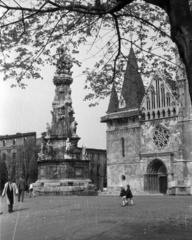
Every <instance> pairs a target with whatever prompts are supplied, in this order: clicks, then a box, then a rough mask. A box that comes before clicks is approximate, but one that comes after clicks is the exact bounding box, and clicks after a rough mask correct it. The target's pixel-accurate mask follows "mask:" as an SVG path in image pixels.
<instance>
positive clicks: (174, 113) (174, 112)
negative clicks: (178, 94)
mask: <svg viewBox="0 0 192 240" xmlns="http://www.w3.org/2000/svg"><path fill="white" fill-rule="evenodd" d="M173 115H174V116H175V115H176V109H175V108H173Z"/></svg>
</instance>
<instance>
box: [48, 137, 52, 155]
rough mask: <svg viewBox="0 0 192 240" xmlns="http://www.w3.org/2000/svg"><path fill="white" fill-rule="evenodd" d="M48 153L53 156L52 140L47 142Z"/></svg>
mask: <svg viewBox="0 0 192 240" xmlns="http://www.w3.org/2000/svg"><path fill="white" fill-rule="evenodd" d="M47 155H48V156H53V147H52V144H51V141H50V140H49V141H48V142H47Z"/></svg>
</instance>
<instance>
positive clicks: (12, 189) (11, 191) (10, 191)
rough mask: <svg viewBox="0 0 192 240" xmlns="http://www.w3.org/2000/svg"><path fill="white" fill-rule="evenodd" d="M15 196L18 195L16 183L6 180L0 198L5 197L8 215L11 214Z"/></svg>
mask: <svg viewBox="0 0 192 240" xmlns="http://www.w3.org/2000/svg"><path fill="white" fill-rule="evenodd" d="M16 194H18V188H17V185H16V183H14V182H12V180H11V179H8V182H6V183H5V186H4V189H3V193H2V197H4V196H6V201H7V205H8V212H9V213H12V212H13V204H14V202H15V199H16Z"/></svg>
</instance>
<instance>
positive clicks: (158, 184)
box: [144, 159, 167, 194]
mask: <svg viewBox="0 0 192 240" xmlns="http://www.w3.org/2000/svg"><path fill="white" fill-rule="evenodd" d="M144 191H145V192H150V193H164V194H165V193H166V191H167V168H166V166H165V164H164V163H163V161H161V160H159V159H154V160H153V161H151V162H150V163H149V165H148V167H147V172H146V174H145V175H144Z"/></svg>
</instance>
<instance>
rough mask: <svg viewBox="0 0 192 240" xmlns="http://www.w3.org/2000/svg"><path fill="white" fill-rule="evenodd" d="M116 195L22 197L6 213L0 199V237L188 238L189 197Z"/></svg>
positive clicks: (191, 221) (191, 232)
mask: <svg viewBox="0 0 192 240" xmlns="http://www.w3.org/2000/svg"><path fill="white" fill-rule="evenodd" d="M134 202H135V205H134V206H126V207H121V198H120V197H117V196H88V197H85V196H84V197H78V196H44V197H35V198H26V199H25V201H24V202H23V203H15V204H14V212H13V213H11V214H9V213H7V205H6V202H5V198H1V206H0V212H1V211H2V212H3V214H1V215H0V240H23V239H25V240H43V239H48V240H97V239H99V240H108V239H110V240H116V239H118V240H121V239H126V240H127V239H128V240H138V239H139V240H141V239H142V240H178V239H180V240H189V239H190V240H191V239H192V197H190V196H188V197H184V196H136V197H134Z"/></svg>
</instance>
